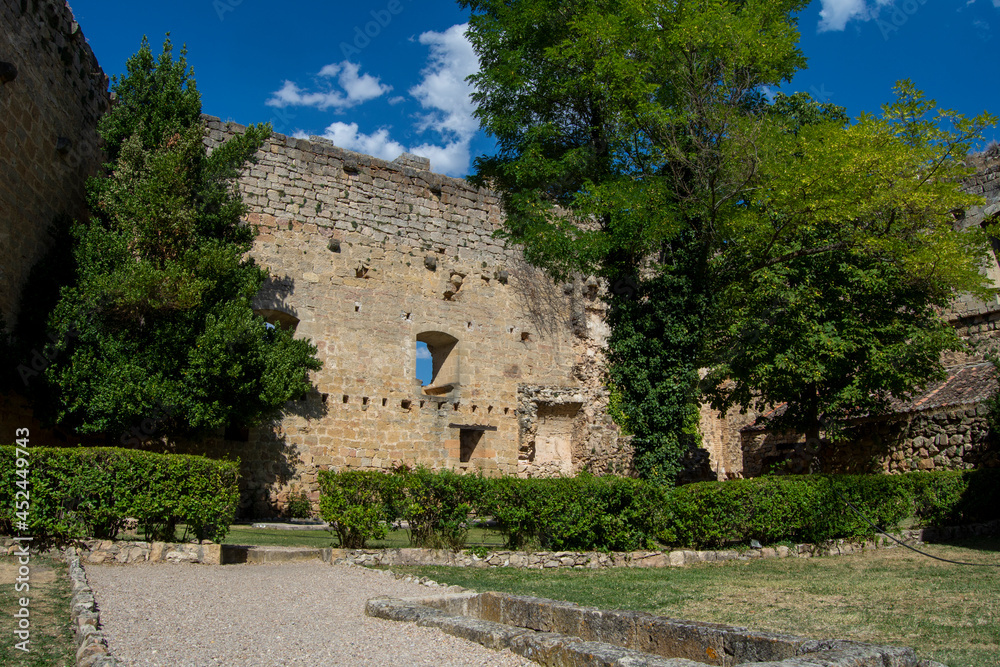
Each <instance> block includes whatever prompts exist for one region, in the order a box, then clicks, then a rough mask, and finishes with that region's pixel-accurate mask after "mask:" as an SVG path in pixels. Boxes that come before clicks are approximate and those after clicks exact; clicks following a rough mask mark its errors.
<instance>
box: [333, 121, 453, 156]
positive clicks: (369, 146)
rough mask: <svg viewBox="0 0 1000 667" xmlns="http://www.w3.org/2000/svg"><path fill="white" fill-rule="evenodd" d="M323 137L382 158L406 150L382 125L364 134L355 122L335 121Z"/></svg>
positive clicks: (341, 145) (349, 148) (343, 146)
mask: <svg viewBox="0 0 1000 667" xmlns="http://www.w3.org/2000/svg"><path fill="white" fill-rule="evenodd" d="M323 137H325V138H326V139H329V140H330V141H332V142H333V143H334V144H335V145H337V146H340V147H341V148H346V149H347V150H350V151H356V152H358V153H365V154H366V155H374V156H375V157H377V158H381V159H383V160H395V159H396V158H397V157H399V156H400V154H402V153H405V152H406V149H405V148H403V145H402V144H400V143H398V142H396V141H393V140H392V139H390V138H389V130H388V129H386V128H384V127H383V128H379V129H378V130H376V131H375V132H372V133H371V134H365V133H363V132H359V131H358V124H357V123H341V122H336V123H333V124H331V125H330V126H329V127H327V128H326V130H325V131H324V132H323ZM432 164H433V163H432Z"/></svg>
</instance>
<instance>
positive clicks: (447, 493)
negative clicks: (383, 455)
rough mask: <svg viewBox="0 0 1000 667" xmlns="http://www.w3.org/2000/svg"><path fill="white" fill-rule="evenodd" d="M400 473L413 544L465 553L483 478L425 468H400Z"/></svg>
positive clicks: (405, 514)
mask: <svg viewBox="0 0 1000 667" xmlns="http://www.w3.org/2000/svg"><path fill="white" fill-rule="evenodd" d="M397 474H400V475H402V478H403V490H404V493H405V497H404V499H403V501H402V512H401V514H400V516H401V517H402V518H403V519H405V520H406V522H407V524H408V525H409V527H410V543H411V544H412V545H413V546H417V547H430V548H433V549H439V548H442V547H447V548H449V549H451V550H452V551H461V550H462V548H463V547H464V546H465V538H466V535H467V534H468V532H469V525H470V516H469V515H470V513H471V512H472V508H473V503H474V502H475V501H476V499H477V498H478V496H479V488H480V486H481V484H482V483H484V480H483V478H481V477H478V476H474V475H459V474H458V473H455V472H452V471H451V470H441V471H439V472H433V471H431V470H428V469H427V468H424V467H417V468H415V469H414V470H409V469H407V468H400V469H398V470H397Z"/></svg>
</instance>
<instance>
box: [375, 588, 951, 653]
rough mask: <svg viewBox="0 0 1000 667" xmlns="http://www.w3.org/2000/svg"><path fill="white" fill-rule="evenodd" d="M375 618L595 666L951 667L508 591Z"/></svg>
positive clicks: (380, 608) (381, 602)
mask: <svg viewBox="0 0 1000 667" xmlns="http://www.w3.org/2000/svg"><path fill="white" fill-rule="evenodd" d="M365 613H366V614H367V615H368V616H373V617H375V618H384V619H387V620H393V621H409V622H416V624H417V625H422V626H429V627H435V628H439V629H441V630H442V631H444V632H447V633H448V634H452V635H455V636H457V637H462V638H463V639H468V640H470V641H476V642H479V643H481V644H483V645H484V646H487V647H489V648H493V649H510V650H511V651H513V652H514V653H517V654H518V655H522V656H524V657H526V658H529V659H531V660H534V661H536V662H539V663H541V664H543V665H559V666H560V667H584V666H586V667H592V666H593V665H631V666H633V667H704V666H705V665H720V666H722V667H730V666H732V665H749V664H754V665H760V666H761V667H763V666H764V665H768V666H771V667H784V666H787V667H799V666H804V665H827V666H828V667H859V666H860V665H876V664H877V665H880V666H881V667H943V666H941V665H940V664H939V663H935V662H931V661H927V660H921V659H919V658H918V657H917V655H916V653H915V652H914V651H913V649H912V648H905V647H897V646H878V645H873V644H863V643H860V642H853V641H842V640H813V639H807V638H805V637H796V636H792V635H783V634H778V633H774V632H759V631H755V630H749V629H747V628H741V627H734V626H727V625H722V624H718V623H703V622H698V621H684V620H678V619H672V618H665V617H663V616H654V615H652V614H648V613H644V612H636V611H624V610H623V611H617V610H615V611H609V610H604V609H597V608H594V607H580V606H578V605H576V604H573V603H571V602H560V601H557V600H546V599H542V598H533V597H526V596H518V595H509V594H506V593H493V592H487V593H475V592H474V591H468V592H464V593H449V594H444V595H437V596H432V597H427V598H410V599H406V600H398V599H392V598H375V599H372V600H369V601H368V603H367V605H365Z"/></svg>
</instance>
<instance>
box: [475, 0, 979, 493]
mask: <svg viewBox="0 0 1000 667" xmlns="http://www.w3.org/2000/svg"><path fill="white" fill-rule="evenodd" d="M461 4H462V5H463V6H465V7H468V8H471V9H472V10H473V12H474V14H473V17H472V19H471V21H470V31H469V36H470V40H471V41H472V44H473V46H474V48H475V49H476V51H477V53H478V55H479V58H480V66H481V69H480V72H479V73H478V74H476V75H474V76H473V77H472V79H473V81H474V83H475V84H476V87H477V92H476V93H475V94H474V99H475V101H476V102H477V104H478V109H477V112H476V113H477V116H478V117H479V119H480V121H481V124H482V126H483V128H484V129H485V130H486V131H487V132H488V133H490V134H491V135H492V136H493V137H495V139H496V141H497V147H498V148H497V152H496V154H495V155H492V156H488V157H485V158H480V159H478V160H477V162H476V169H477V173H476V175H475V176H474V177H473V180H474V181H475V182H477V183H478V184H481V185H487V186H490V187H493V188H495V189H496V190H498V191H499V193H500V196H501V200H502V204H503V207H504V209H505V212H506V219H505V229H504V231H503V235H504V236H506V238H508V239H509V240H511V241H513V242H516V243H520V244H523V246H524V248H525V254H526V256H527V258H528V259H529V261H532V262H534V263H536V264H538V265H540V266H543V267H545V268H546V269H547V270H548V271H549V272H550V273H551V274H552V275H553V276H554V277H556V278H557V279H559V278H565V277H566V276H568V275H569V274H571V273H572V272H574V271H584V272H593V273H596V274H599V275H602V276H604V277H605V278H607V279H608V282H609V284H610V285H611V288H612V289H611V293H610V295H609V305H610V309H609V324H610V326H611V335H610V338H609V342H608V347H609V349H608V361H609V368H608V372H609V376H610V380H611V384H612V385H613V386H614V387H616V389H618V390H620V391H621V392H623V394H624V396H623V398H624V400H622V401H621V403H620V405H621V408H622V411H623V413H624V416H625V418H626V419H627V421H628V424H629V427H630V429H631V430H632V432H633V433H634V434H635V441H634V442H635V446H636V451H637V460H636V463H637V468H638V469H639V471H640V473H641V474H643V475H645V476H647V477H652V478H657V479H661V480H663V481H665V482H668V483H669V482H671V481H672V480H673V478H674V476H675V475H676V473H677V471H678V465H679V461H680V459H681V456H682V454H683V451H684V449H685V448H686V447H687V446H689V443H686V442H685V438H684V437H683V435H682V434H684V433H685V425H686V424H689V423H690V415H691V414H692V412H691V411H692V405H693V404H694V403H695V402H696V401H697V399H698V396H699V369H700V368H710V369H712V370H713V372H712V373H710V375H709V376H708V377H707V378H706V382H705V383H704V385H703V388H704V389H707V390H708V391H710V392H711V394H712V395H713V396H714V398H715V403H716V405H717V406H719V407H723V408H726V407H730V406H733V405H740V406H741V407H746V406H749V405H751V404H753V403H754V402H755V401H757V402H763V403H771V402H775V401H788V402H789V403H790V404H791V406H790V409H789V410H788V411H787V412H786V415H787V419H788V420H789V423H792V422H795V423H796V425H799V426H802V427H804V428H810V429H811V428H815V425H816V424H817V420H818V419H819V416H820V415H823V414H827V413H829V414H832V415H843V414H846V413H848V412H850V410H851V409H852V408H851V407H850V406H851V405H854V406H861V407H864V408H870V409H874V408H876V407H878V406H879V405H884V404H885V401H886V397H887V396H890V395H894V396H899V395H902V394H905V392H906V391H907V390H909V389H912V388H913V387H914V386H915V385H917V384H919V383H920V382H922V381H925V380H926V379H927V378H928V376H930V375H933V373H934V371H935V370H936V369H937V367H936V366H935V365H936V364H937V357H936V352H939V351H940V350H941V349H943V348H947V347H949V346H951V345H953V344H954V339H953V338H949V336H948V335H947V332H946V331H944V330H943V328H942V327H940V326H938V325H937V324H936V323H935V322H933V317H931V315H932V314H933V307H934V306H935V305H940V304H941V303H943V302H944V300H946V298H947V296H948V295H950V294H951V293H952V292H953V291H954V290H956V289H963V290H973V291H980V292H981V291H982V290H983V289H984V284H983V282H982V278H981V276H980V275H979V273H978V267H979V262H981V261H982V260H983V257H984V252H985V249H986V245H985V243H984V239H983V237H982V235H981V234H975V233H973V234H969V235H960V234H956V233H954V232H953V230H952V227H951V222H952V218H951V211H952V210H954V209H958V208H963V207H964V206H966V205H968V204H969V203H971V202H972V201H973V198H970V197H967V196H965V195H962V194H961V193H960V192H959V191H958V190H957V186H956V183H957V180H956V179H958V178H959V177H960V176H961V175H963V174H964V173H967V172H966V171H965V170H964V167H963V165H962V164H961V163H960V161H959V159H958V158H959V157H961V156H962V155H964V152H965V151H966V150H967V149H968V146H969V143H970V141H972V140H973V139H975V138H976V137H977V136H978V134H979V132H980V130H981V129H982V128H983V127H984V126H985V125H986V124H987V123H990V122H992V120H993V119H992V118H991V117H989V116H988V115H984V116H982V117H979V118H977V119H974V120H972V121H969V120H965V119H963V118H961V117H960V116H958V115H956V114H953V113H951V112H941V113H940V114H939V117H938V118H934V117H929V116H932V114H933V111H934V109H935V107H934V105H933V103H930V102H927V101H925V100H924V99H923V97H922V96H921V94H920V93H919V92H918V91H916V90H915V89H913V87H912V86H911V85H910V84H908V83H905V82H904V83H903V84H901V87H900V89H899V99H898V101H897V102H896V103H895V104H893V105H890V106H888V107H886V109H885V110H884V115H883V117H882V118H875V117H872V116H867V115H866V116H862V117H861V118H860V119H858V120H857V121H856V122H854V123H848V122H846V118H845V116H844V114H843V110H842V109H838V108H837V107H834V106H832V105H822V104H816V103H815V102H812V101H811V100H809V99H808V97H807V96H803V95H796V96H790V97H785V96H778V98H777V99H776V100H775V101H774V102H773V103H771V102H768V100H767V98H766V97H765V96H764V95H763V93H762V91H763V88H764V87H765V86H775V85H778V84H780V83H781V82H782V81H787V80H789V79H790V78H791V76H792V75H793V74H794V73H795V72H796V71H797V70H799V69H801V68H802V67H803V66H804V64H805V60H804V58H803V57H802V54H801V52H800V51H799V50H798V48H797V46H796V44H797V41H798V31H797V28H796V18H795V13H796V12H797V11H799V10H800V9H801V8H802V7H803V6H804V5H805V3H804V2H800V1H799V0H783V1H781V2H770V1H765V0H746V1H742V2H730V1H726V0H697V1H696V0H691V1H686V0H682V1H680V2H673V3H662V2H653V1H652V0H570V1H569V2H562V1H557V0H505V1H502V2H501V1H500V0H462V2H461ZM941 121H952V122H953V129H952V130H945V129H941V128H942V125H941ZM830 281H837V282H834V283H833V284H831V282H830ZM818 286H821V287H822V288H823V289H817V287H818ZM844 299H846V300H847V303H848V304H849V305H850V306H851V307H850V308H848V307H846V306H844V307H837V306H838V304H840V303H841V301H842V300H844ZM879 299H881V301H879V305H880V306H881V307H882V314H883V315H884V314H889V315H893V316H894V317H893V318H890V319H891V321H892V324H888V325H885V326H883V325H882V323H881V320H877V319H876V318H877V316H878V314H879V313H878V312H876V311H867V312H862V310H863V307H864V306H863V302H864V301H865V300H867V301H868V302H873V301H876V300H879ZM768 304H773V306H772V307H770V309H769V310H768V311H762V310H761V308H762V307H763V306H766V305H768ZM907 309H909V310H907ZM771 311H776V313H777V314H778V315H779V316H780V317H779V318H778V319H775V327H777V326H778V324H782V325H786V324H791V323H794V324H797V325H798V326H797V328H792V327H789V328H788V329H786V330H784V331H783V332H781V335H780V336H779V337H773V336H771V335H770V331H768V332H767V335H761V333H760V332H761V331H762V330H764V329H765V328H767V329H768V330H770V326H769V324H770V323H769V321H768V320H767V317H768V316H769V314H770V313H771ZM897 311H905V312H897ZM911 311H912V312H911ZM897 315H898V316H897ZM781 318H786V319H788V320H789V321H790V322H789V323H785V322H784V320H783V319H781ZM879 327H882V328H883V329H887V330H888V331H884V330H880V329H879ZM886 334H891V335H889V336H888V338H885V335H886ZM906 341H917V344H916V345H915V346H914V348H910V347H908V346H907V345H906ZM838 345H839V346H840V348H838V349H839V351H838V352H836V353H833V352H831V350H832V349H833V348H836V347H837V346H838ZM824 354H826V355H827V357H828V360H824V359H825V358H824ZM873 360H875V361H878V362H879V363H878V364H877V365H876V366H875V367H873V368H870V369H869V370H868V371H864V370H863V369H862V367H864V366H865V365H866V364H870V363H871V362H872V361H873ZM915 360H917V361H919V362H920V363H919V365H918V366H916V367H909V368H903V367H901V365H902V364H906V363H911V362H913V361H915ZM806 362H809V363H806ZM724 378H727V379H729V380H730V382H728V383H727V384H725V385H724V384H723V383H722V380H723V379H724ZM845 378H846V379H845ZM830 388H834V389H836V391H835V393H834V394H829V393H827V392H828V390H829V389H830ZM870 395H873V396H874V397H875V400H869V399H868V398H867V397H869V396H870ZM852 400H853V401H854V403H853V404H852V403H851V401H852ZM687 430H688V431H690V428H688V429H687Z"/></svg>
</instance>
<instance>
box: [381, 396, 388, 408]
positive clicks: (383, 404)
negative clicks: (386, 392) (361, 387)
mask: <svg viewBox="0 0 1000 667" xmlns="http://www.w3.org/2000/svg"><path fill="white" fill-rule="evenodd" d="M388 402H389V399H388V398H383V399H382V407H383V408H384V407H385V404H386V403H388Z"/></svg>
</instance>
